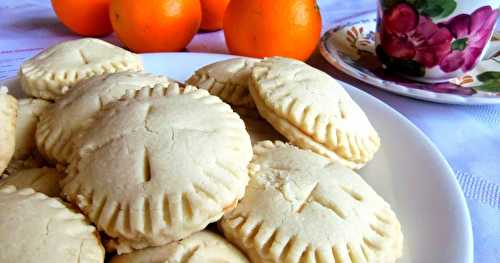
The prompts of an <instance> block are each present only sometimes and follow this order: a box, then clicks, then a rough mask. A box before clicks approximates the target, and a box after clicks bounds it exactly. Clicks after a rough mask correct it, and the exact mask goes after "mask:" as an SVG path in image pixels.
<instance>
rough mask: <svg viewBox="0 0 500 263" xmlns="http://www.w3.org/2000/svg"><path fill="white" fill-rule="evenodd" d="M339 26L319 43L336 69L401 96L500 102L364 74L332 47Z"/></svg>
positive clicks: (472, 102)
mask: <svg viewBox="0 0 500 263" xmlns="http://www.w3.org/2000/svg"><path fill="white" fill-rule="evenodd" d="M367 20H372V19H362V20H352V21H350V22H349V24H360V23H366V21H367ZM337 27H338V26H334V27H333V28H330V29H328V30H327V31H326V32H325V33H324V34H323V36H322V37H321V40H320V43H319V51H320V54H321V55H322V56H323V58H325V60H326V61H328V63H330V64H331V65H333V66H334V67H335V68H336V69H338V70H340V71H342V72H343V73H345V74H347V75H349V76H351V77H353V78H355V79H357V80H360V81H363V82H365V83H367V84H370V85H372V86H374V87H377V88H379V89H382V90H385V91H389V92H391V93H395V94H398V95H401V96H405V97H410V98H414V99H419V100H424V101H430V102H434V103H440V104H445V105H446V104H448V105H469V106H474V105H495V104H500V97H486V96H461V95H457V94H450V93H439V92H434V91H430V90H423V89H416V88H409V87H405V86H402V85H399V84H397V83H394V82H392V81H386V80H383V79H380V78H376V77H373V76H369V75H366V74H362V73H361V72H359V71H358V70H357V69H355V68H353V67H352V66H350V65H348V64H347V63H345V62H344V61H343V60H342V59H340V58H339V57H338V54H337V53H336V51H335V50H334V47H331V43H330V42H331V41H329V40H330V38H331V37H332V34H333V33H334V30H335V29H336V28H337Z"/></svg>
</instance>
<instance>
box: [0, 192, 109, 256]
mask: <svg viewBox="0 0 500 263" xmlns="http://www.w3.org/2000/svg"><path fill="white" fill-rule="evenodd" d="M0 211H1V216H0V244H2V245H1V246H0V262H2V263H18V262H24V263H104V248H103V247H102V244H101V242H100V240H99V236H98V233H97V231H96V229H95V227H93V226H91V225H90V224H89V223H88V221H87V220H86V219H85V217H84V216H83V215H82V214H79V213H76V212H74V211H73V210H71V209H69V208H68V207H67V206H66V204H64V203H62V202H61V201H60V200H58V199H56V198H49V197H47V196H46V195H44V194H41V193H37V192H34V191H33V190H32V189H29V188H25V189H20V190H16V188H15V187H14V186H3V187H0ZM21 226H22V227H21Z"/></svg>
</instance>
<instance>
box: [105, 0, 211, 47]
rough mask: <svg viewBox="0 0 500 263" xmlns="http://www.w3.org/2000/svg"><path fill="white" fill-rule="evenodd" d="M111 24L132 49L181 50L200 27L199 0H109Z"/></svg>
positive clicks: (124, 42) (119, 36) (125, 43)
mask: <svg viewBox="0 0 500 263" xmlns="http://www.w3.org/2000/svg"><path fill="white" fill-rule="evenodd" d="M109 17H110V19H111V24H112V25H113V29H114V30H115V33H116V35H117V36H118V38H119V39H120V40H121V41H122V42H123V44H124V45H125V46H127V47H128V48H129V49H131V50H132V51H135V52H161V51H180V50H182V49H184V48H185V47H186V46H187V44H189V42H190V41H191V40H192V39H193V37H194V35H195V34H196V32H197V31H198V29H199V28H200V23H201V4H200V1H199V0H148V1H138V0H111V5H110V7H109Z"/></svg>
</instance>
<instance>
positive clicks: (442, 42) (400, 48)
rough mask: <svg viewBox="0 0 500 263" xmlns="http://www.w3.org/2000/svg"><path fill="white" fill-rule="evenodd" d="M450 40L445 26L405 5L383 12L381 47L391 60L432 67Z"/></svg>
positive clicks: (449, 34)
mask: <svg viewBox="0 0 500 263" xmlns="http://www.w3.org/2000/svg"><path fill="white" fill-rule="evenodd" d="M452 38H453V37H452V35H451V33H450V31H449V30H448V29H447V28H446V27H439V26H438V25H436V24H434V23H433V22H432V20H431V19H430V18H428V17H426V16H421V15H419V14H418V13H417V11H416V10H415V9H414V8H413V7H412V6H411V5H409V4H407V3H399V4H396V5H393V6H392V7H391V8H390V9H389V10H387V11H386V12H385V13H384V19H383V25H382V30H381V44H382V48H383V50H384V51H385V53H387V54H388V55H389V56H391V57H394V58H398V59H404V60H415V61H417V62H418V63H420V64H421V65H423V66H425V67H433V66H436V65H438V64H439V62H440V61H441V60H442V59H443V58H444V57H445V56H446V55H448V54H449V53H450V50H451V48H450V46H451V45H450V44H451V40H452Z"/></svg>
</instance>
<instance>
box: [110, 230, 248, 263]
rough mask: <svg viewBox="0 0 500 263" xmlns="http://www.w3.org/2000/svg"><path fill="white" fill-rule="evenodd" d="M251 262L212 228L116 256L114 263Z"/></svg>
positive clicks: (112, 260)
mask: <svg viewBox="0 0 500 263" xmlns="http://www.w3.org/2000/svg"><path fill="white" fill-rule="evenodd" d="M174 262H179V263H181V262H186V263H248V262H249V261H248V259H247V258H246V257H245V256H244V255H243V253H241V252H240V251H239V250H238V248H236V247H234V246H233V245H232V244H231V243H229V242H228V241H226V240H225V239H224V238H222V237H220V236H219V235H217V234H215V233H212V232H210V231H208V230H203V231H200V232H198V233H195V234H193V235H191V236H189V237H186V238H185V239H183V240H180V241H176V242H172V243H170V244H168V245H164V246H159V247H150V248H146V249H143V250H136V251H134V252H132V253H129V254H124V255H120V256H114V257H113V258H111V261H110V263H174Z"/></svg>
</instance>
